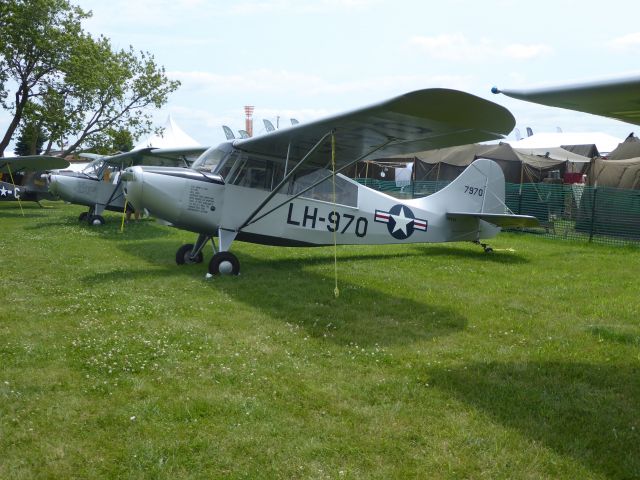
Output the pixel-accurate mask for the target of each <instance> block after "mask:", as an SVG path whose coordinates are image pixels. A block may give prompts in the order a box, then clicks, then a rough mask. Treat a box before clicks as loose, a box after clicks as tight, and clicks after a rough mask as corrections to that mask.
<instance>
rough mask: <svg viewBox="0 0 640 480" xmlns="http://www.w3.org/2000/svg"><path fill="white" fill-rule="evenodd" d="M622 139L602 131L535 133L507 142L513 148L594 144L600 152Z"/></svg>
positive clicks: (611, 149) (608, 149) (607, 150)
mask: <svg viewBox="0 0 640 480" xmlns="http://www.w3.org/2000/svg"><path fill="white" fill-rule="evenodd" d="M621 141H622V139H620V138H617V137H614V136H612V135H609V134H606V133H602V132H582V133H579V132H578V133H569V132H567V133H555V132H553V133H536V134H534V135H531V136H530V137H527V138H523V139H522V140H518V141H512V142H509V143H510V144H511V146H512V147H514V148H549V147H560V146H562V145H589V144H594V145H595V146H596V147H597V148H598V151H599V152H600V153H608V152H612V151H613V150H614V149H615V148H616V147H617V146H618V144H619V143H620V142H621Z"/></svg>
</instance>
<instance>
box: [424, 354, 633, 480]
mask: <svg viewBox="0 0 640 480" xmlns="http://www.w3.org/2000/svg"><path fill="white" fill-rule="evenodd" d="M426 374H427V375H428V376H429V378H430V383H431V384H432V385H433V386H435V387H437V388H440V389H442V390H445V391H448V392H450V393H451V394H452V395H453V396H454V397H456V398H458V399H460V400H462V401H463V402H465V403H468V404H470V405H473V406H474V407H476V408H479V409H480V410H482V411H484V412H486V413H487V414H488V415H489V416H490V417H492V418H493V419H494V420H496V421H498V422H499V423H501V424H503V425H505V426H506V427H508V428H513V429H516V430H517V431H519V432H521V433H522V434H524V435H525V436H526V437H527V438H530V439H533V440H534V441H536V442H541V443H542V444H544V445H546V446H548V447H549V448H551V449H553V450H554V451H555V452H557V453H558V454H560V455H562V456H567V457H571V458H573V459H575V460H577V461H578V462H580V463H582V464H583V465H585V466H586V467H587V468H588V469H590V470H592V471H594V472H598V473H599V474H601V475H605V476H607V477H609V478H640V418H639V417H638V412H639V406H640V367H639V366H637V365H631V364H630V365H622V366H620V365H616V366H613V365H612V366H609V365H605V366H603V365H593V364H586V363H562V362H530V363H498V362H494V363H488V364H484V363H478V364H467V365H464V366H461V367H459V368H454V369H451V368H448V369H433V368H427V369H426ZM478 441H479V442H482V441H490V440H488V439H482V438H479V439H478Z"/></svg>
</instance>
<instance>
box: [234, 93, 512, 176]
mask: <svg viewBox="0 0 640 480" xmlns="http://www.w3.org/2000/svg"><path fill="white" fill-rule="evenodd" d="M514 126H515V119H514V118H513V115H511V113H510V112H509V111H508V110H507V109H505V108H504V107H501V106H500V105H497V104H495V103H492V102H490V101H488V100H484V99H482V98H479V97H476V96H474V95H471V94H468V93H464V92H460V91H456V90H448V89H442V88H434V89H426V90H418V91H415V92H411V93H407V94H405V95H401V96H398V97H395V98H392V99H391V100H387V101H384V102H381V103H378V104H375V105H372V106H370V107H365V108H362V109H359V110H355V111H352V112H349V113H345V114H340V115H336V116H333V117H329V118H326V119H321V120H317V121H314V122H309V123H304V124H298V125H294V126H291V127H287V128H282V129H280V130H276V131H274V132H270V133H267V134H265V135H262V136H259V137H253V138H249V139H242V140H236V141H234V143H233V145H234V147H236V148H238V149H240V150H244V151H247V152H251V153H255V154H262V155H267V156H272V157H280V158H289V159H290V160H293V161H294V162H295V161H298V160H300V159H301V158H303V157H304V156H305V155H306V154H307V153H308V152H309V151H310V150H312V149H313V147H314V146H315V145H316V143H317V142H318V141H319V140H320V139H321V138H323V136H325V135H326V134H328V133H330V132H332V131H333V132H334V135H335V139H336V164H337V166H338V167H341V166H344V165H347V164H348V163H350V162H352V161H354V160H356V159H357V158H359V157H362V156H365V155H367V154H368V153H370V152H372V151H373V150H375V149H376V148H379V147H382V148H379V150H378V151H377V152H376V155H388V154H400V153H410V152H417V151H423V150H430V149H434V148H442V147H449V146H453V145H462V144H468V143H475V142H479V141H485V140H495V139H500V138H503V136H504V135H506V134H507V133H509V132H510V131H511V130H512V129H513V127H514ZM330 153H331V145H330V142H324V143H323V144H322V145H321V146H320V147H318V150H317V154H316V155H314V158H310V159H309V160H308V161H307V162H306V163H307V165H309V166H311V165H313V166H315V167H326V166H327V160H330V158H331V157H330Z"/></svg>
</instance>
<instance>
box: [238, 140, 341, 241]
mask: <svg viewBox="0 0 640 480" xmlns="http://www.w3.org/2000/svg"><path fill="white" fill-rule="evenodd" d="M332 134H333V130H331V131H330V132H327V133H325V134H324V135H323V136H322V138H321V139H320V140H318V142H317V143H316V144H315V145H314V146H313V147H312V148H311V150H309V151H308V152H307V154H306V155H305V156H304V157H303V158H302V160H300V161H299V162H298V163H297V164H296V166H295V167H293V168H292V169H291V171H290V172H289V173H287V174H286V175H285V176H284V178H283V179H282V180H281V181H280V183H279V184H278V185H276V187H275V188H274V189H273V190H272V191H271V193H270V194H269V195H267V198H265V199H264V200H263V201H262V203H260V205H258V208H256V209H255V210H254V211H253V212H252V213H251V215H249V216H248V217H247V219H246V220H245V221H244V223H243V224H242V225H241V226H240V228H238V231H240V230H242V229H243V228H244V227H246V226H247V225H249V223H250V222H251V220H253V217H255V216H256V215H257V214H258V213H259V212H260V210H262V209H263V208H264V206H265V205H266V204H267V203H269V201H270V200H271V199H272V198H273V197H275V196H276V195H277V193H278V190H280V189H281V188H282V186H283V185H285V184H286V183H287V182H288V181H289V179H290V178H291V177H292V176H293V174H294V173H296V172H297V171H298V169H299V168H300V167H301V166H302V165H303V164H304V163H305V162H306V161H307V159H309V158H310V157H311V155H313V154H314V153H315V152H316V150H318V148H320V147H321V146H322V144H323V143H324V141H325V140H326V139H327V137H328V136H329V135H332ZM288 161H289V152H288V150H287V162H288ZM269 213H271V212H269ZM263 216H264V215H263ZM260 218H262V217H260Z"/></svg>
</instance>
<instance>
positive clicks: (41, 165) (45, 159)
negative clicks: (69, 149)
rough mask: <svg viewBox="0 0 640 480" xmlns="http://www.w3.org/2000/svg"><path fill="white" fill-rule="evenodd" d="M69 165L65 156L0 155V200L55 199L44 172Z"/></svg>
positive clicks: (35, 200)
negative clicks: (50, 191)
mask: <svg viewBox="0 0 640 480" xmlns="http://www.w3.org/2000/svg"><path fill="white" fill-rule="evenodd" d="M68 166H69V162H67V161H66V160H65V159H64V158H60V157H50V156H46V155H27V156H22V157H0V201H4V200H22V201H32V202H40V200H43V199H53V198H54V197H53V196H52V195H51V194H50V193H49V191H48V182H47V177H46V175H44V172H46V171H49V170H55V169H60V168H67V167H68Z"/></svg>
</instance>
